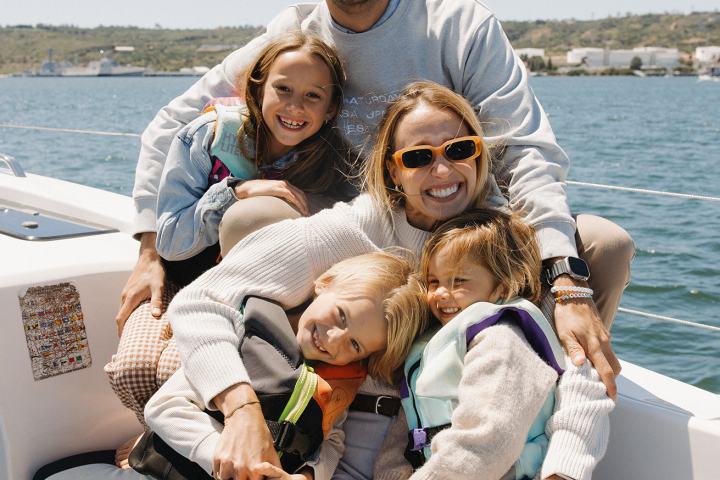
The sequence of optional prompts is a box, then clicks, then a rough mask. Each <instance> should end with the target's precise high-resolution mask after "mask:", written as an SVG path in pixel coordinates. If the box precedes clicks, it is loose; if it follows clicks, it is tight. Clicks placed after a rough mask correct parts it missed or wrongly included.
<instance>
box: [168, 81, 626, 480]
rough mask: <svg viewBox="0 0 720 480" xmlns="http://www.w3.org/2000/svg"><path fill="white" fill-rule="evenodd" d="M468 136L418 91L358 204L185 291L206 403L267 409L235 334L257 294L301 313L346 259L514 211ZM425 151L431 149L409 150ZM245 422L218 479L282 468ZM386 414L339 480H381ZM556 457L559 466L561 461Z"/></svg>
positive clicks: (391, 119)
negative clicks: (469, 214) (496, 210)
mask: <svg viewBox="0 0 720 480" xmlns="http://www.w3.org/2000/svg"><path fill="white" fill-rule="evenodd" d="M463 137H482V129H481V127H480V124H479V122H478V120H477V118H476V116H475V113H474V112H473V110H472V108H471V107H470V105H469V104H468V103H467V102H466V101H465V100H463V99H462V97H459V96H458V95H456V94H454V93H453V92H452V91H450V90H448V89H447V88H445V87H441V86H439V85H437V84H434V83H430V82H417V83H414V84H411V85H409V86H408V87H407V88H406V89H405V90H404V91H403V93H402V94H401V96H400V98H398V100H396V101H395V102H393V104H392V105H391V106H390V107H389V108H388V110H387V112H386V115H385V118H384V119H383V121H382V122H381V124H380V128H379V132H378V139H377V142H376V145H375V148H374V151H373V154H372V155H371V158H370V159H369V160H368V162H367V163H366V171H365V175H364V178H365V183H366V185H365V187H366V188H365V190H366V193H364V194H362V195H360V196H359V197H358V198H356V199H355V200H354V201H353V202H352V203H349V204H344V203H340V204H336V205H335V207H334V208H333V209H331V210H325V211H323V212H320V213H319V214H317V215H315V216H313V217H309V218H301V219H297V220H291V221H284V222H281V223H279V224H276V225H272V226H269V227H267V228H265V229H263V230H261V231H258V232H256V233H254V234H252V235H251V236H249V237H248V238H246V239H245V240H243V241H242V242H241V243H240V244H238V246H236V247H235V248H234V249H233V250H232V251H230V252H229V254H228V255H227V256H226V257H225V258H224V260H223V262H222V263H221V264H220V265H219V266H217V267H216V268H214V269H212V270H211V271H209V272H207V273H206V274H204V275H203V276H202V277H200V278H199V279H198V280H196V281H195V282H194V283H193V284H191V285H190V286H189V287H187V288H186V289H184V290H183V291H182V292H180V293H179V294H178V296H177V297H176V298H175V300H174V301H173V303H172V304H171V306H170V309H169V317H170V318H171V321H172V326H173V330H174V332H175V336H176V340H177V344H178V348H179V351H180V355H181V358H182V362H183V365H184V367H185V372H186V375H187V377H188V379H189V381H190V383H191V384H192V385H193V386H194V388H195V389H196V390H197V392H198V393H199V394H200V395H201V396H202V398H203V400H204V401H205V402H210V401H213V402H214V404H215V406H216V407H217V408H218V409H219V410H221V411H223V412H224V413H226V412H229V411H232V410H233V409H234V408H235V406H236V405H240V404H243V403H247V402H250V401H256V400H257V399H256V396H255V393H254V391H253V390H252V387H251V385H250V383H249V379H248V376H247V374H246V372H245V369H244V366H243V365H242V362H241V360H240V359H239V358H238V355H237V346H238V338H237V335H236V334H235V328H234V327H235V325H237V324H238V322H239V321H240V313H239V311H238V307H239V305H240V304H241V302H242V300H243V298H245V297H246V296H248V295H258V296H262V297H265V298H270V299H273V300H276V301H278V302H280V303H281V304H282V305H283V306H285V307H286V308H291V307H294V306H296V305H299V304H301V303H302V302H303V301H305V299H306V298H308V296H309V295H310V294H311V291H312V281H313V279H314V278H316V277H317V276H318V275H319V274H320V273H322V271H324V270H325V269H326V268H327V267H328V266H329V265H331V264H333V263H335V262H337V261H339V260H341V259H343V258H347V257H350V256H354V255H359V254H362V253H366V252H369V251H374V250H377V249H378V248H385V247H390V246H400V247H404V248H406V249H409V250H410V251H412V252H415V253H419V252H420V251H421V250H422V246H423V244H424V242H425V240H426V239H427V237H428V235H429V230H430V229H431V227H432V226H433V224H434V223H435V222H437V221H441V220H446V219H448V218H452V217H453V216H456V215H458V214H460V213H461V212H463V211H465V210H466V209H468V208H469V207H473V206H488V205H490V206H499V205H502V204H504V203H505V200H504V199H503V197H502V196H501V195H500V192H499V189H498V187H497V185H496V183H495V181H494V179H493V178H492V177H491V176H490V175H489V164H490V157H489V153H488V149H487V147H486V146H485V145H484V144H483V143H482V142H480V143H474V142H470V143H472V144H473V145H474V147H471V146H470V143H467V142H463ZM458 139H459V140H458ZM466 140H467V141H468V142H469V139H466ZM418 146H424V147H423V148H410V147H418ZM428 146H429V148H428ZM406 149H409V150H406ZM402 150H406V152H405V154H402V155H400V161H399V162H397V163H394V162H393V161H392V160H391V157H392V155H393V153H395V152H398V151H402ZM478 150H479V152H478ZM478 153H479V154H478ZM630 256H631V255H628V261H629V260H630ZM563 277H564V276H561V277H558V282H567V283H572V282H573V280H572V279H569V278H563ZM622 287H623V286H622V285H620V286H618V288H622ZM568 307H569V308H568ZM563 310H564V311H563ZM573 310H575V311H576V312H583V313H584V315H585V318H580V320H583V321H585V322H590V323H591V324H593V325H597V324H599V319H598V318H597V312H596V311H595V310H594V305H593V303H592V300H591V299H584V300H580V301H577V302H573V304H572V305H568V304H564V305H562V306H558V307H557V308H556V317H561V318H563V319H564V320H563V321H567V319H568V317H570V320H571V321H575V320H576V318H573V317H575V316H574V315H573ZM587 312H592V313H591V315H588V313H587ZM581 323H582V322H581ZM558 329H559V330H560V331H567V330H568V327H567V325H564V324H563V325H558ZM581 330H582V331H584V330H587V328H584V327H583V328H581V329H579V331H581ZM605 333H606V332H605ZM561 338H563V334H561ZM595 341H596V340H595ZM566 343H567V342H566ZM571 355H572V354H571ZM583 368H585V367H583ZM583 373H584V374H586V375H589V374H588V372H587V369H585V371H584V372H580V371H579V370H578V369H575V371H574V372H573V374H575V375H578V376H582V374H583ZM560 388H562V387H560ZM363 391H364V392H365V393H371V394H374V395H380V396H384V395H396V390H395V389H394V388H393V387H390V386H388V385H384V384H381V383H380V382H377V381H375V380H373V379H369V380H368V381H367V382H366V384H365V386H364V389H363ZM518 401H522V399H518ZM241 414H242V415H243V416H245V418H243V421H242V422H237V423H242V424H244V425H254V427H253V428H246V429H243V430H241V431H239V430H238V429H235V428H233V427H232V426H226V428H225V430H224V431H223V434H222V437H221V440H220V443H219V446H218V450H217V451H216V455H215V462H214V469H215V472H216V475H217V477H218V478H224V479H225V478H235V479H236V480H243V479H245V478H256V475H255V474H253V473H252V471H253V470H252V469H253V468H254V466H256V465H258V464H259V463H261V462H263V461H270V462H271V463H277V457H276V454H275V452H274V450H273V448H272V441H271V438H270V434H269V432H268V431H267V429H266V427H265V424H264V421H263V419H262V417H261V416H259V415H254V414H253V412H250V411H248V412H242V413H241ZM381 417H383V416H382V415H374V414H372V413H367V412H359V413H355V412H351V414H350V416H349V419H348V422H347V423H346V427H345V431H346V435H347V437H348V440H350V439H353V441H352V442H350V441H348V442H347V451H346V454H345V457H344V458H343V459H342V461H341V462H340V468H339V470H338V472H337V473H336V477H338V478H342V477H344V476H346V477H351V476H355V477H357V476H360V477H365V478H370V477H371V476H372V466H373V462H374V459H375V456H376V453H377V450H376V449H377V448H378V447H379V445H380V444H382V437H383V436H384V435H385V432H386V430H387V428H388V425H389V420H390V419H389V418H386V417H383V418H381ZM566 420H567V422H566V424H567V425H569V428H568V429H565V430H566V431H564V432H558V433H557V434H556V435H560V437H559V438H560V439H561V440H562V437H563V434H565V435H567V436H568V437H570V436H573V435H577V432H573V431H571V430H572V425H573V423H572V421H573V420H574V419H572V418H568V419H566ZM593 433H595V432H593ZM259 439H262V441H259ZM558 443H559V444H561V443H563V442H562V441H558ZM578 448H580V449H582V448H590V447H589V444H585V445H579V446H578ZM566 453H571V452H569V451H568V452H566ZM576 454H577V455H582V454H583V452H581V451H578V452H576ZM548 456H549V458H550V459H552V458H553V457H552V454H551V453H550V454H549V455H548ZM564 468H565V467H564V466H561V465H558V468H557V473H565V471H566V470H565V469H564ZM380 471H381V472H382V468H381V469H380ZM573 473H574V472H571V473H566V475H570V476H573Z"/></svg>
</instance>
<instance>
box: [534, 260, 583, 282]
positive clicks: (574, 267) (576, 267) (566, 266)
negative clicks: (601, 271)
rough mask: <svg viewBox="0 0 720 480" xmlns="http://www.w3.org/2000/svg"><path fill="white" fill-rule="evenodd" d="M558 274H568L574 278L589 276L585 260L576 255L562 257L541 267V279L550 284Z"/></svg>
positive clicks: (581, 278)
mask: <svg viewBox="0 0 720 480" xmlns="http://www.w3.org/2000/svg"><path fill="white" fill-rule="evenodd" d="M560 275H570V277H572V278H574V279H575V280H587V279H588V278H590V269H589V268H588V266H587V263H585V260H583V259H582V258H577V257H564V258H561V259H560V260H557V261H555V262H554V263H553V264H552V265H550V266H548V267H545V268H544V269H543V274H542V276H543V280H544V281H545V282H547V283H549V284H550V285H552V283H553V282H554V281H555V279H556V278H557V277H559V276H560Z"/></svg>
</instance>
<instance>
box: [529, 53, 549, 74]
mask: <svg viewBox="0 0 720 480" xmlns="http://www.w3.org/2000/svg"><path fill="white" fill-rule="evenodd" d="M527 66H528V68H529V69H530V71H531V72H539V71H542V70H545V60H544V59H543V58H542V57H538V56H535V57H530V60H528V63H527Z"/></svg>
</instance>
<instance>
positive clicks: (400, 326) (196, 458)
mask: <svg viewBox="0 0 720 480" xmlns="http://www.w3.org/2000/svg"><path fill="white" fill-rule="evenodd" d="M412 271H413V268H412V266H411V264H410V262H408V261H407V260H405V259H403V258H401V257H399V256H397V255H392V254H389V253H383V252H375V253H368V254H365V255H360V256H358V257H353V258H350V259H347V260H344V261H341V262H339V263H337V264H335V265H334V266H333V267H331V268H330V269H329V270H327V271H326V272H325V273H324V274H322V275H321V276H320V277H319V278H318V279H317V280H316V281H315V298H314V299H313V301H312V303H310V305H309V306H308V307H307V308H306V309H305V310H304V312H303V313H302V315H301V316H300V318H299V320H295V321H292V320H290V325H289V326H288V324H287V322H288V320H287V318H286V317H285V316H284V314H283V313H282V310H281V309H280V307H278V306H277V305H274V304H268V303H267V302H264V303H265V304H266V305H272V306H271V307H270V308H272V307H274V308H275V309H277V310H279V312H280V313H279V315H278V314H275V317H276V318H270V317H272V315H266V317H267V319H266V320H264V322H265V323H273V322H279V323H280V324H283V323H284V327H285V329H287V330H288V331H290V327H291V328H292V330H293V331H294V332H295V337H296V340H297V343H296V348H297V351H298V352H301V355H302V356H301V358H302V357H304V359H305V360H314V361H320V362H324V363H326V364H330V365H346V364H348V363H350V362H356V361H358V360H363V359H365V358H368V373H370V374H371V375H374V376H376V377H377V378H383V379H388V380H389V379H391V378H392V377H393V375H394V374H395V372H396V371H397V370H398V369H399V368H400V367H401V366H402V363H403V361H404V359H405V357H406V356H407V353H408V351H409V350H410V346H411V345H412V340H413V338H415V336H416V335H417V334H418V333H419V332H421V331H422V330H423V328H424V327H425V325H424V322H425V318H426V317H424V316H422V315H419V314H418V312H419V311H424V310H425V308H424V305H423V303H422V300H421V299H420V297H419V296H418V295H417V294H418V292H419V291H420V290H421V289H420V286H419V282H417V280H415V278H414V277H413V276H411V273H412ZM406 292H411V293H412V294H408V293H406ZM253 301H254V302H255V303H254V304H253V305H261V304H260V303H259V302H258V299H256V298H251V299H250V300H249V301H247V302H246V303H245V305H246V307H245V314H244V315H245V316H246V318H245V319H244V323H243V325H242V327H243V328H242V329H241V334H240V335H241V345H242V347H241V355H242V357H243V360H244V361H245V362H246V365H247V369H248V373H251V381H252V384H253V388H254V389H255V391H256V393H257V395H258V397H260V401H261V403H263V405H262V410H263V412H264V416H265V417H266V418H267V419H268V420H277V418H268V415H267V408H266V406H267V404H266V403H265V402H266V401H267V402H270V401H272V399H268V400H263V394H266V397H265V398H267V394H268V393H278V392H277V387H275V389H276V390H275V391H273V392H268V391H263V389H265V390H268V385H275V384H277V383H278V382H277V381H275V383H273V382H271V381H270V380H271V379H269V378H267V377H276V376H278V373H277V371H278V370H280V371H282V368H280V367H278V366H277V365H273V354H274V350H273V349H270V350H263V351H261V352H259V353H260V354H259V355H258V352H255V355H258V358H256V357H254V356H250V355H252V354H253V352H252V351H251V350H246V345H247V344H248V342H249V340H248V339H249V338H250V337H249V335H250V334H251V333H253V334H254V335H255V336H256V337H257V336H260V333H258V332H259V327H258V326H253V325H247V322H250V321H251V319H250V314H249V313H248V310H249V308H252V307H248V305H251V302H253ZM254 308H255V309H256V310H257V309H259V308H265V311H271V310H269V309H268V307H267V306H265V307H254ZM408 313H410V316H409V320H408V319H407V318H406V316H407V315H408ZM280 316H282V319H279V318H277V317H280ZM253 320H255V322H257V320H256V319H253ZM280 326H281V327H282V325H280ZM275 330H276V331H277V330H279V329H278V328H276V329H275ZM290 335H293V333H292V331H290ZM276 337H277V335H276ZM270 343H272V342H270ZM274 343H275V348H281V347H283V342H281V341H275V342H274ZM287 344H288V342H285V348H286V349H287ZM251 346H252V345H251ZM247 348H249V347H247ZM297 355H299V354H295V353H293V352H292V351H285V352H284V353H283V356H286V357H289V358H293V357H294V356H297ZM275 363H277V362H275ZM280 363H282V362H280ZM259 364H265V367H264V368H263V367H261V366H259ZM319 367H320V366H318V368H319ZM324 371H328V369H327V367H326V368H325V369H324ZM318 372H321V370H318ZM253 373H254V375H253ZM320 375H321V376H322V375H323V373H320ZM360 381H362V380H360ZM330 383H331V385H332V381H331V382H330ZM358 386H359V383H357V384H356V385H355V389H356V388H357V387H358ZM353 396H354V391H350V390H347V389H344V390H343V391H342V392H339V393H334V394H333V395H331V397H332V401H331V402H332V403H333V404H332V405H327V406H326V408H323V415H324V416H327V415H328V414H330V415H334V416H337V415H338V414H339V413H341V412H342V411H343V410H345V408H347V406H348V405H349V404H350V401H351V400H352V398H353ZM315 398H316V400H317V394H316V397H315ZM255 400H257V399H253V400H252V401H250V402H247V403H241V404H240V405H238V406H236V407H235V409H234V410H233V412H234V413H232V414H231V415H229V416H227V417H226V418H225V420H226V421H228V420H230V418H231V417H232V420H233V421H234V422H236V423H237V422H242V421H243V418H244V417H243V414H244V413H245V411H246V409H259V408H260V404H259V403H257V402H256V401H255ZM318 404H322V402H320V401H318ZM207 408H211V409H212V406H211V405H206V404H205V403H204V402H203V400H202V398H201V397H200V396H199V395H198V394H197V393H196V392H195V391H194V390H193V389H192V388H191V387H190V385H189V384H188V382H187V380H186V379H185V375H184V372H183V370H182V369H180V370H178V371H177V372H176V373H175V374H174V375H173V376H172V377H171V378H170V379H169V380H168V381H167V382H166V383H165V384H164V385H163V386H162V387H161V388H160V390H158V392H157V393H156V394H155V395H154V396H153V397H152V398H151V399H150V401H149V402H148V404H147V407H146V409H145V415H146V420H147V423H148V425H149V426H150V427H151V428H152V429H153V431H154V432H155V433H156V434H157V435H159V436H160V437H161V438H162V439H163V440H164V441H165V442H167V443H168V444H169V445H170V446H171V447H173V448H174V449H175V450H177V452H178V453H180V454H181V455H183V456H185V457H187V458H188V459H190V460H191V461H193V462H196V463H197V464H199V465H200V466H201V467H202V468H203V470H204V471H205V472H207V473H208V474H209V473H210V472H215V474H216V475H218V476H219V477H218V478H231V477H234V476H237V475H239V472H236V471H234V470H232V467H231V466H229V465H224V464H222V463H221V462H219V461H215V462H214V461H213V454H214V453H215V450H216V446H217V443H218V440H219V437H220V433H221V432H222V429H223V427H222V424H220V423H218V422H217V421H216V420H214V419H211V418H209V417H208V415H207V414H206V413H204V410H205V409H207ZM308 411H309V407H308V409H306V412H308ZM235 417H238V418H235ZM322 420H323V423H324V424H325V423H326V422H327V420H328V419H326V418H323V419H322ZM329 424H330V425H332V424H333V422H332V421H330V422H329ZM330 425H328V426H330ZM303 427H304V428H305V430H304V433H305V434H306V435H307V434H308V432H309V431H312V430H313V428H312V426H311V425H308V424H307V423H306V424H305V425H304V426H303ZM317 428H319V425H317V426H316V427H315V429H317ZM336 428H337V427H336ZM338 433H339V431H338V430H334V431H332V432H331V435H330V436H329V437H327V438H326V440H325V444H324V445H323V447H322V448H321V450H320V452H321V453H320V455H319V457H318V458H317V460H313V461H311V462H309V464H310V467H311V468H309V469H308V471H307V473H308V476H309V477H310V478H313V477H314V478H315V479H316V480H317V479H322V478H328V479H329V478H330V476H331V475H332V473H333V471H334V469H335V466H336V465H337V462H338V461H339V459H340V456H341V454H342V450H343V448H342V443H343V436H342V435H341V434H340V435H339V434H338ZM141 445H142V443H141ZM276 447H277V444H276ZM311 453H312V452H307V454H308V455H309V454H311ZM287 456H288V454H287V453H286V454H285V455H284V456H283V457H282V461H283V465H284V466H285V465H286V458H287ZM290 464H291V465H292V463H290ZM247 467H248V468H250V467H252V465H248V466H247ZM286 468H287V467H286ZM264 471H265V472H266V473H265V474H266V475H268V476H271V477H277V476H279V477H285V478H287V477H288V476H289V475H286V474H284V473H283V472H282V471H279V470H274V469H273V468H272V467H271V466H269V465H265V466H264ZM291 473H292V472H291ZM198 478H199V477H198ZM297 478H301V479H304V478H305V477H304V476H302V475H300V476H298V477H297Z"/></svg>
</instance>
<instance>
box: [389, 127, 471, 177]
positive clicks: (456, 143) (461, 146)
mask: <svg viewBox="0 0 720 480" xmlns="http://www.w3.org/2000/svg"><path fill="white" fill-rule="evenodd" d="M482 148H483V141H482V139H481V138H480V137H478V136H476V135H472V136H468V137H459V138H453V139H452V140H448V141H447V142H445V143H443V144H442V145H440V146H439V147H433V146H432V145H417V146H415V147H408V148H403V149H402V150H398V151H397V152H395V153H393V155H392V159H393V160H394V161H395V163H397V165H398V167H400V168H409V169H412V168H423V167H427V166H428V165H430V164H431V163H432V162H433V159H434V158H435V155H437V154H442V155H443V156H444V157H445V158H447V159H448V160H450V161H453V162H462V161H464V160H469V159H471V158H476V157H478V156H479V155H481V154H482Z"/></svg>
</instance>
